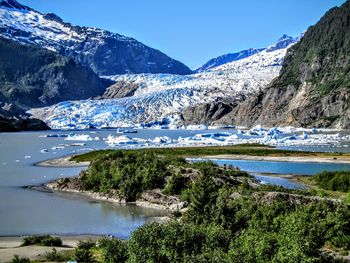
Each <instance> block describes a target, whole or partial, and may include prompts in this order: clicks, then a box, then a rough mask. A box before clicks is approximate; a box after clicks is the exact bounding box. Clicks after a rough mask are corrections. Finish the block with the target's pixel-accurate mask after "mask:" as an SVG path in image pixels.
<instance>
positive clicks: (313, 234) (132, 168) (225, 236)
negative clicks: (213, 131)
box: [75, 151, 350, 263]
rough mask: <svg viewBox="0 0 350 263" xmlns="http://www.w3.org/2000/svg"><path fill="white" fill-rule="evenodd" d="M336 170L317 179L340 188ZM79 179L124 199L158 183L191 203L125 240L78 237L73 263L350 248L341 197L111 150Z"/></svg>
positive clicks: (288, 257)
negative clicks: (172, 216) (316, 194)
mask: <svg viewBox="0 0 350 263" xmlns="http://www.w3.org/2000/svg"><path fill="white" fill-rule="evenodd" d="M189 171H190V174H192V176H191V177H188V176H187V175H188V173H189ZM185 175H186V176H185ZM340 175H342V173H341V172H339V173H333V177H330V176H329V174H328V173H323V174H322V175H319V176H318V180H319V182H320V184H321V183H322V184H325V187H326V186H327V184H330V185H333V186H335V187H336V189H338V190H339V187H340V186H342V187H343V186H344V185H345V187H347V186H346V183H345V182H346V180H345V181H344V178H343V177H342V176H340ZM82 180H83V181H84V184H85V187H87V188H89V189H93V190H94V191H105V192H108V191H111V190H115V191H119V193H121V194H123V195H124V196H125V198H126V199H127V200H134V199H135V198H137V196H138V195H139V194H140V193H141V192H142V191H143V190H146V189H154V188H161V189H163V192H164V193H167V194H172V195H174V194H175V195H179V196H181V199H182V200H186V201H187V202H188V203H189V206H188V209H187V210H186V211H178V212H177V213H179V214H180V216H181V218H180V219H177V220H175V219H173V220H171V221H169V222H167V223H164V224H159V223H150V224H146V225H144V226H142V227H141V228H139V229H137V230H136V231H135V232H134V233H133V234H132V235H131V238H130V240H128V241H121V240H118V239H102V240H100V241H99V242H98V244H97V245H96V246H95V245H94V244H93V243H87V244H83V243H81V244H80V245H79V246H78V248H77V249H76V253H75V256H76V259H78V262H79V261H80V262H82V261H84V262H91V261H93V260H95V261H101V262H129V263H130V262H133V263H136V262H287V263H288V262H338V261H339V260H338V259H336V257H334V256H331V255H330V254H329V253H326V252H325V251H326V248H327V249H328V250H329V249H331V250H335V249H338V250H341V251H342V254H343V255H346V254H347V253H348V252H347V251H348V250H349V249H350V209H349V206H348V205H347V204H346V203H345V202H341V201H339V200H336V201H335V200H331V199H326V198H319V197H314V196H312V192H311V191H308V190H290V189H284V188H282V187H275V186H262V185H258V184H256V182H254V180H253V179H252V178H251V177H249V176H248V175H247V174H246V173H244V172H241V171H239V170H236V169H224V168H220V167H218V166H216V165H214V164H212V163H210V162H209V163H195V164H188V163H187V162H185V160H184V159H182V158H179V157H178V156H177V155H175V156H171V155H168V154H167V155H160V154H159V153H157V152H153V151H113V152H108V154H106V155H101V156H100V157H99V158H98V159H96V160H94V161H93V162H92V163H91V165H90V168H89V170H88V171H87V172H86V173H85V174H84V175H83V178H82ZM329 180H331V181H329ZM332 180H333V182H332ZM339 182H341V183H339ZM344 189H345V188H344ZM96 255H97V256H96Z"/></svg>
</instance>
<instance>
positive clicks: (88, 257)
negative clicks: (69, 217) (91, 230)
mask: <svg viewBox="0 0 350 263" xmlns="http://www.w3.org/2000/svg"><path fill="white" fill-rule="evenodd" d="M94 247H95V243H94V242H91V241H80V242H79V243H78V246H77V248H76V249H75V260H76V261H78V262H86V263H89V262H94V261H95V260H94V257H93V254H92V249H93V248H94Z"/></svg>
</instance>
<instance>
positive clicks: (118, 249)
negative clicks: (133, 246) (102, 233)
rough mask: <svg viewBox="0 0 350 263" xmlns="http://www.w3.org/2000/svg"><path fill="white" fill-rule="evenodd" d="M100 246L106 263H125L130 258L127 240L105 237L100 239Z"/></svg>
mask: <svg viewBox="0 0 350 263" xmlns="http://www.w3.org/2000/svg"><path fill="white" fill-rule="evenodd" d="M98 243H99V247H100V248H101V250H102V259H103V262H106V263H123V262H126V261H127V259H128V246H127V241H121V240H119V239H116V238H113V239H107V238H103V239H100V240H99V242H98Z"/></svg>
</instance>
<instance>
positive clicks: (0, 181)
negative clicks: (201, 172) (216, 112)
mask: <svg viewBox="0 0 350 263" xmlns="http://www.w3.org/2000/svg"><path fill="white" fill-rule="evenodd" d="M208 132H220V131H218V130H215V131H192V130H138V133H136V134H127V135H128V136H130V137H138V138H143V139H148V138H149V139H154V138H156V137H158V136H168V137H170V138H172V139H177V138H179V137H189V136H194V135H195V134H199V133H208ZM67 133H69V132H67V131H48V132H23V133H0V200H1V201H0V214H1V217H0V236H12V235H27V234H34V233H35V234H60V235H73V234H74V235H77V234H96V235H101V234H106V235H107V234H111V235H115V236H117V237H120V238H128V237H129V236H130V233H131V232H132V231H134V230H135V229H136V228H138V227H139V226H141V225H143V224H144V223H145V222H148V221H149V220H152V218H154V217H159V216H164V215H166V211H163V210H157V209H149V208H141V207H136V206H133V205H117V204H112V203H109V202H103V201H94V200H92V199H89V198H85V197H82V196H80V195H72V194H67V193H54V194H52V193H45V192H39V191H33V190H29V189H24V188H23V186H28V185H40V184H43V183H47V182H49V181H52V180H54V179H57V178H60V177H70V176H76V175H78V174H79V172H80V170H81V169H83V168H50V167H37V166H34V164H35V163H37V162H41V161H43V160H47V159H52V158H58V157H61V156H65V155H70V154H77V153H83V152H87V151H91V150H95V149H104V148H107V147H108V145H107V144H106V143H105V141H103V140H92V141H86V142H84V143H85V144H86V145H80V146H70V144H72V143H74V142H73V141H66V140H64V138H60V137H57V138H47V137H42V136H46V135H48V134H56V135H62V134H67ZM75 133H76V134H89V135H90V136H91V137H93V138H94V137H100V138H106V137H107V136H108V135H109V134H113V135H117V134H116V131H114V130H98V131H76V132H75ZM62 145H63V146H62ZM303 147H304V146H303ZM303 147H298V149H301V150H302V149H303ZM347 147H348V146H344V147H343V148H341V150H342V151H348V148H347ZM52 148H54V149H52ZM43 149H46V150H47V151H43ZM316 149H317V148H316ZM322 149H323V150H325V151H326V150H331V149H332V148H331V147H330V148H327V147H324V146H322ZM333 150H334V149H333ZM217 162H218V163H219V164H222V162H223V160H217ZM220 162H221V163H220ZM232 165H234V166H238V167H240V168H241V169H243V170H247V171H249V172H257V173H261V172H272V173H296V174H310V175H311V174H314V173H316V172H318V171H321V170H323V169H327V170H328V169H348V168H349V166H348V165H345V166H344V165H341V166H334V165H332V164H327V165H323V164H295V163H271V162H270V163H269V162H265V163H264V162H249V161H235V162H233V163H232ZM271 178H272V177H261V179H262V181H263V182H265V183H273V184H278V182H276V180H277V181H278V180H280V178H277V179H271ZM271 180H272V181H271ZM284 180H286V179H284Z"/></svg>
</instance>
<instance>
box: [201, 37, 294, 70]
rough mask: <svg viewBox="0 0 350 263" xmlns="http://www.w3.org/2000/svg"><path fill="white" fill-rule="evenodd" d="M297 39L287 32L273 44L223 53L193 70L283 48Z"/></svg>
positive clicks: (205, 68)
mask: <svg viewBox="0 0 350 263" xmlns="http://www.w3.org/2000/svg"><path fill="white" fill-rule="evenodd" d="M299 39H300V37H298V38H296V39H295V38H293V37H291V36H288V35H287V34H284V35H283V36H282V37H280V38H279V39H278V41H277V42H276V43H274V44H273V45H271V46H269V47H267V48H249V49H246V50H243V51H240V52H236V53H229V54H225V55H222V56H219V57H216V58H213V59H210V60H209V61H208V62H206V63H205V64H204V65H203V66H201V67H199V68H197V69H196V70H195V72H197V73H199V72H203V71H207V70H209V69H212V68H216V67H219V66H221V65H224V64H228V63H230V62H234V61H238V60H241V59H244V58H248V57H250V56H252V55H254V54H256V53H259V52H261V51H263V50H267V51H269V52H271V51H274V50H278V49H283V48H286V47H288V46H289V45H291V44H293V43H295V42H296V41H298V40H299Z"/></svg>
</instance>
